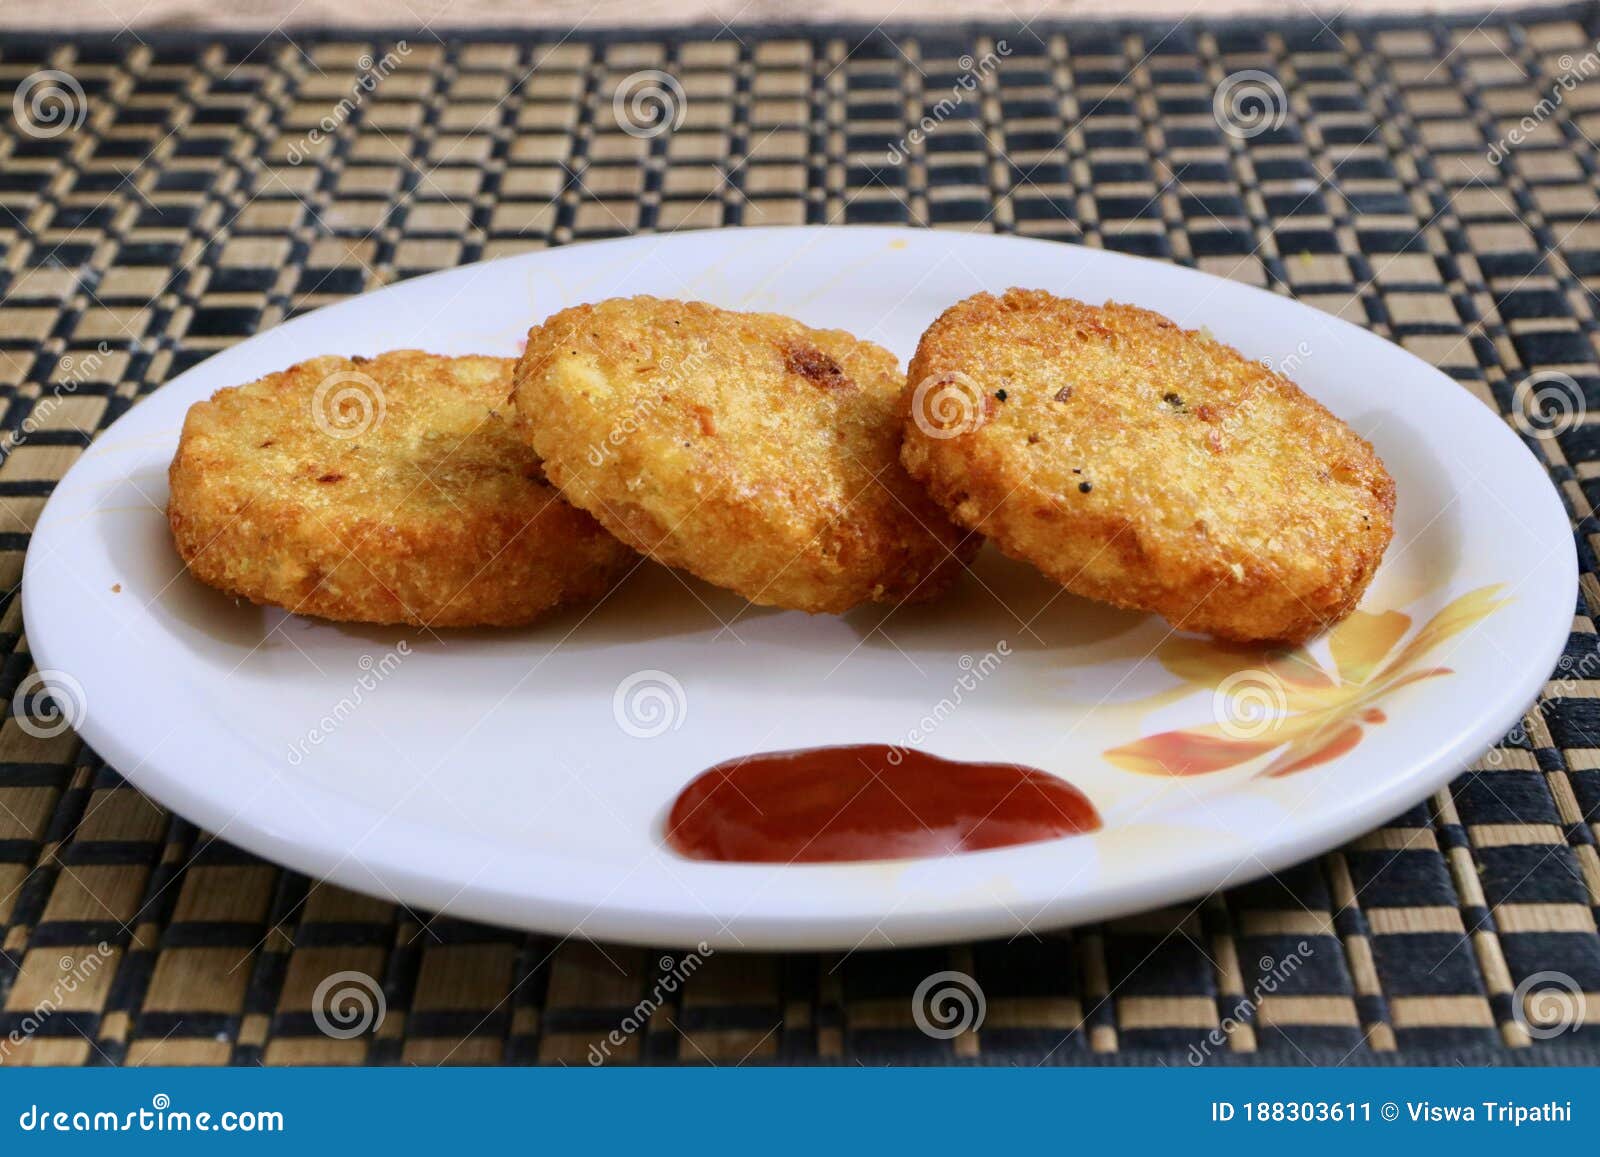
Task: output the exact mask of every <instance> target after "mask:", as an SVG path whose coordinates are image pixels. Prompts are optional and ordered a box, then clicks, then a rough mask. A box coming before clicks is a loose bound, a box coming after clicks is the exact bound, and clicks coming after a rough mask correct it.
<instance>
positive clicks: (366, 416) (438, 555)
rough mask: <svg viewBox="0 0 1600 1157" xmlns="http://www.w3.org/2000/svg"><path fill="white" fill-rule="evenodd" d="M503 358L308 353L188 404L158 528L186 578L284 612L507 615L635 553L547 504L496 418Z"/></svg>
mask: <svg viewBox="0 0 1600 1157" xmlns="http://www.w3.org/2000/svg"><path fill="white" fill-rule="evenodd" d="M514 364H515V363H514V361H513V360H512V359H508V358H490V357H458V358H449V357H439V356H436V355H434V354H427V353H421V352H419V351H416V350H399V351H396V352H393V353H386V354H382V355H380V356H379V357H376V358H350V359H346V358H339V357H319V358H312V359H311V360H310V361H305V362H301V363H300V364H299V365H296V366H292V367H290V368H289V369H287V370H284V371H283V372H281V373H276V374H269V375H268V376H267V377H264V378H262V379H261V380H260V381H256V382H251V383H250V384H249V385H245V386H240V387H237V388H234V389H226V390H221V391H219V392H218V393H216V394H215V395H214V396H212V398H211V399H210V400H209V401H204V402H199V403H197V404H196V405H194V406H192V407H191V408H190V410H189V415H188V418H187V419H186V421H185V422H184V426H183V435H182V438H181V439H180V441H179V443H178V452H177V456H176V457H174V458H173V460H172V467H171V470H170V472H169V477H170V481H171V491H172V494H171V499H170V501H169V503H168V507H167V515H168V520H169V522H170V523H171V525H172V536H173V540H174V542H176V544H177V547H178V553H179V554H180V555H181V556H182V557H183V560H184V562H185V563H186V564H187V565H188V567H189V570H190V572H191V573H193V574H194V576H195V577H196V578H198V579H200V580H201V581H202V582H205V583H208V584H209V585H211V586H214V587H217V588H219V589H221V590H224V591H227V592H228V593H230V594H233V595H238V596H242V597H244V598H247V599H249V600H251V601H252V602H256V603H265V604H269V605H273V606H280V607H284V608H286V609H288V610H291V611H296V612H298V613H300V614H307V615H317V616H320V617H322V618H326V619H339V620H347V621H351V622H367V623H409V624H413V625H416V626H432V627H464V626H482V625H495V626H508V625H513V624H519V623H525V622H528V621H529V620H531V619H533V618H535V617H536V616H538V615H539V614H540V613H541V612H543V611H546V610H548V609H549V608H551V607H553V606H555V605H557V604H558V603H562V602H566V601H569V600H575V599H588V598H594V597H597V596H598V595H600V594H601V593H602V592H603V591H605V590H606V589H607V588H608V587H609V586H610V585H611V583H612V582H613V581H614V580H615V579H616V578H617V577H618V576H619V575H620V574H621V572H622V570H623V569H624V568H625V567H626V565H627V564H628V562H629V561H630V560H631V559H634V558H635V557H636V556H635V555H633V554H632V553H631V552H630V551H628V550H627V548H625V547H624V546H622V544H621V543H619V542H617V541H616V540H615V539H613V538H612V537H611V536H610V535H608V534H606V533H605V532H604V531H603V530H601V529H600V528H599V527H598V526H597V525H595V522H594V520H593V519H592V518H590V517H589V516H588V515H587V514H584V513H583V512H582V511H579V510H575V509H573V508H572V507H571V506H569V505H567V504H566V503H565V502H563V501H562V500H561V498H560V496H559V495H558V494H557V493H556V491H555V489H554V488H553V487H551V486H550V485H549V484H548V483H547V482H546V481H545V479H544V476H543V474H542V473H541V471H540V466H539V460H538V458H537V457H536V456H535V455H534V454H533V452H532V451H531V450H530V449H529V448H528V445H527V443H526V441H525V440H524V439H523V438H521V437H519V436H518V435H517V434H516V433H515V432H514V431H513V430H512V427H511V424H510V423H509V422H507V421H505V420H503V419H502V417H501V416H500V413H501V412H505V411H506V408H507V405H508V403H507V398H508V396H509V394H510V391H511V372H512V368H513V366H514Z"/></svg>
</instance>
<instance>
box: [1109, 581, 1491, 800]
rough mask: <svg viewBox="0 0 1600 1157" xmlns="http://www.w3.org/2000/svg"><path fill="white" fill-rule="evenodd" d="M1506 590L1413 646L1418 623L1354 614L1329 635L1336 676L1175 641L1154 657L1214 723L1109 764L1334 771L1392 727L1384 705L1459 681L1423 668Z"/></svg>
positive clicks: (1178, 769) (1194, 771)
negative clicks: (1412, 688)
mask: <svg viewBox="0 0 1600 1157" xmlns="http://www.w3.org/2000/svg"><path fill="white" fill-rule="evenodd" d="M1502 586H1503V584H1500V583H1496V584H1494V585H1492V586H1486V587H1479V588H1478V589H1476V590H1473V591H1469V592H1467V593H1466V594H1464V595H1462V596H1460V597H1459V598H1457V599H1455V600H1454V601H1452V602H1451V603H1449V604H1448V605H1446V606H1445V607H1444V608H1443V609H1442V610H1440V611H1439V613H1438V614H1436V615H1434V616H1433V618H1431V619H1429V620H1428V621H1427V622H1426V623H1425V624H1423V626H1422V627H1420V628H1419V629H1418V630H1417V631H1416V633H1414V634H1412V635H1411V637H1410V638H1409V639H1407V638H1406V635H1407V632H1409V631H1410V630H1411V616H1410V615H1407V614H1405V613H1404V612H1402V611H1383V612H1381V613H1377V614H1374V613H1371V612H1368V611H1356V612H1355V613H1354V614H1352V615H1351V616H1350V617H1349V618H1347V619H1345V620H1344V621H1343V622H1342V623H1340V624H1339V625H1338V626H1336V627H1334V628H1333V629H1332V630H1331V631H1329V632H1328V635H1327V640H1328V652H1329V654H1330V656H1331V657H1332V660H1333V667H1332V669H1331V670H1330V669H1328V668H1327V667H1325V666H1324V665H1323V664H1322V662H1321V661H1319V660H1318V659H1317V658H1316V657H1315V656H1313V655H1312V654H1311V653H1310V652H1309V651H1308V650H1307V649H1306V648H1304V647H1297V648H1295V649H1293V650H1266V649H1259V648H1240V647H1229V646H1226V645H1224V644H1220V643H1215V642H1212V641H1211V640H1209V639H1200V638H1195V637H1193V636H1173V637H1172V638H1170V639H1168V640H1167V642H1165V643H1163V644H1162V645H1161V647H1160V648H1159V649H1158V650H1157V651H1156V657H1157V658H1158V659H1159V660H1160V661H1161V665H1162V666H1163V667H1165V668H1166V669H1167V670H1168V671H1170V672H1171V673H1172V674H1174V675H1176V676H1177V677H1178V678H1179V679H1182V680H1183V681H1184V683H1186V684H1188V685H1189V686H1190V687H1192V688H1194V689H1203V690H1208V691H1210V692H1211V694H1212V710H1213V714H1214V716H1215V719H1216V722H1214V723H1211V724H1208V725H1206V726H1203V727H1190V728H1184V729H1181V730H1177V731H1163V732H1161V733H1159V734H1157V735H1150V736H1146V737H1145V738H1143V739H1138V740H1135V741H1134V742H1132V743H1129V744H1125V745H1123V746H1121V747H1114V748H1111V749H1110V750H1108V751H1106V752H1105V757H1106V759H1108V760H1109V761H1110V762H1111V763H1113V764H1115V765H1116V766H1117V767H1120V768H1123V769H1124V770H1127V771H1136V772H1141V773H1143V774H1145V775H1185V776H1187V775H1209V774H1210V773H1212V772H1217V771H1226V770H1228V769H1229V768H1233V767H1238V766H1240V765H1241V764H1244V763H1248V762H1249V761H1251V760H1253V759H1256V758H1257V757H1259V756H1263V755H1267V754H1269V753H1271V752H1275V751H1279V749H1280V748H1281V749H1282V750H1281V752H1279V754H1278V756H1277V758H1276V759H1274V760H1273V761H1272V762H1270V763H1269V764H1267V765H1266V766H1265V767H1264V768H1262V769H1261V770H1260V771H1259V772H1258V773H1257V774H1258V775H1260V776H1284V775H1293V774H1294V773H1295V772H1299V771H1305V770H1307V769H1308V768H1312V767H1316V766H1318V765H1319V764H1324V763H1328V762H1329V761H1331V760H1334V759H1337V758H1338V757H1339V756H1341V755H1343V754H1345V753H1346V752H1347V751H1350V750H1351V749H1352V748H1354V747H1355V746H1356V744H1358V743H1360V742H1361V738H1362V736H1363V734H1364V731H1363V728H1364V727H1366V726H1372V725H1375V724H1380V723H1383V722H1385V721H1386V720H1387V718H1388V716H1387V715H1386V714H1385V713H1384V710H1383V708H1381V707H1380V706H1378V704H1379V702H1380V701H1381V700H1383V699H1385V698H1387V697H1388V696H1389V695H1390V694H1392V693H1393V692H1394V691H1397V690H1398V689H1400V688H1401V687H1404V686H1407V685H1408V684H1411V683H1418V682H1421V681H1422V680H1424V679H1434V678H1438V677H1440V676H1443V675H1449V674H1451V670H1450V668H1449V667H1441V666H1431V667H1430V666H1423V665H1422V660H1423V659H1424V658H1425V657H1426V656H1427V655H1429V654H1430V653H1431V652H1433V651H1434V650H1436V649H1437V648H1438V647H1439V646H1440V645H1441V644H1442V643H1444V642H1446V641H1447V640H1449V639H1451V638H1454V637H1455V636H1456V635H1458V634H1460V633H1461V632H1462V631H1464V630H1466V629H1467V628H1468V627H1471V626H1472V625H1474V624H1475V623H1477V622H1479V621H1481V620H1482V619H1484V618H1487V617H1488V616H1489V615H1491V614H1493V613H1494V612H1495V611H1497V610H1499V609H1500V608H1501V607H1502V606H1504V605H1505V604H1506V602H1507V601H1508V600H1507V599H1504V598H1501V597H1499V591H1500V590H1501V588H1502ZM1402 641H1403V642H1402Z"/></svg>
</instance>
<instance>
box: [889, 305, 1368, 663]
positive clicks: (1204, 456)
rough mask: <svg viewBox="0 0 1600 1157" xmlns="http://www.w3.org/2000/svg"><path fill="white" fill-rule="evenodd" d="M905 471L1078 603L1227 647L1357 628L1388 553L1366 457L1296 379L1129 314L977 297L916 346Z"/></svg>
mask: <svg viewBox="0 0 1600 1157" xmlns="http://www.w3.org/2000/svg"><path fill="white" fill-rule="evenodd" d="M908 381H909V383H910V384H909V386H908V390H907V393H908V398H909V401H910V405H909V413H908V418H907V422H906V439H905V447H904V452H903V455H904V461H905V464H906V467H907V469H908V470H910V472H911V473H912V475H913V476H914V477H916V478H918V479H919V480H921V481H922V482H923V483H925V484H926V485H927V487H928V489H929V491H930V493H931V494H932V495H933V497H934V498H935V499H936V500H937V501H938V502H939V504H940V505H941V506H943V507H944V509H946V510H947V511H949V512H950V514H951V516H952V517H953V518H954V519H955V520H956V522H958V523H960V524H961V525H962V526H964V527H967V528H969V529H972V530H975V531H979V532H981V533H982V534H984V535H985V536H987V537H989V538H991V539H992V540H993V541H994V542H995V543H996V545H998V546H999V547H1000V549H1001V550H1003V551H1004V552H1005V553H1007V554H1009V555H1011V556H1013V557H1015V558H1019V559H1023V560H1025V561H1027V562H1030V563H1032V564H1033V565H1034V566H1036V567H1038V568H1039V569H1040V570H1041V571H1043V572H1044V573H1045V574H1047V575H1049V576H1050V577H1051V578H1053V579H1055V580H1056V581H1058V582H1060V583H1061V584H1062V585H1064V586H1065V587H1066V588H1067V589H1068V590H1070V591H1072V592H1074V593H1075V594H1080V595H1084V596H1086V597H1089V598H1093V599H1100V600H1103V601H1105V602H1109V603H1114V604H1116V605H1117V606H1121V607H1127V608H1132V609H1136V610H1144V611H1155V612H1157V613H1159V614H1161V615H1164V616H1165V617H1166V618H1167V619H1168V620H1169V621H1171V622H1172V623H1173V624H1174V625H1175V626H1178V627H1182V628H1185V629H1188V630H1195V631H1204V632H1208V633H1210V634H1212V635H1215V636H1218V637H1219V638H1223V639H1231V640H1238V641H1274V642H1278V641H1281V642H1299V641H1302V640H1304V639H1306V638H1308V637H1310V636H1312V635H1314V634H1316V633H1317V632H1318V631H1321V630H1322V629H1323V628H1325V627H1327V626H1329V625H1330V624H1332V623H1334V622H1336V621H1338V620H1339V619H1340V618H1342V617H1344V616H1345V615H1346V614H1348V613H1349V612H1350V611H1351V610H1353V609H1354V608H1355V606H1356V604H1357V602H1358V601H1359V600H1360V598H1361V595H1362V592H1363V591H1365V590H1366V588H1367V584H1368V583H1369V582H1370V581H1371V579H1372V575H1373V573H1374V571H1376V570H1377V567H1378V563H1379V561H1380V560H1381V559H1382V557H1383V552H1384V549H1385V548H1386V547H1387V546H1388V544H1389V540H1390V537H1391V536H1392V534H1393V525H1392V516H1393V512H1394V498H1395V494H1394V482H1393V480H1392V479H1391V478H1390V477H1389V474H1388V472H1387V471H1386V470H1385V469H1384V466H1383V463H1382V462H1381V461H1380V460H1379V459H1378V456H1377V454H1376V453H1374V452H1373V449H1372V447H1371V446H1370V445H1369V444H1368V443H1367V442H1366V441H1364V440H1363V439H1362V438H1360V437H1359V436H1357V435H1356V434H1355V433H1354V432H1353V431H1352V430H1351V429H1350V428H1349V427H1348V426H1346V425H1345V424H1344V423H1343V422H1341V421H1339V419H1337V418H1335V417H1334V416H1333V415H1332V414H1330V413H1329V412H1328V411H1327V410H1326V409H1324V408H1323V407H1322V406H1321V405H1319V404H1318V403H1317V402H1315V401H1313V400H1312V399H1311V398H1309V397H1307V396H1306V395H1305V394H1304V393H1302V392H1301V391H1300V389H1299V388H1298V387H1296V386H1295V384H1294V383H1293V382H1291V381H1290V380H1289V379H1288V378H1286V377H1284V376H1283V375H1282V374H1280V373H1277V372H1275V371H1274V370H1272V369H1271V368H1269V367H1267V366H1264V365H1262V364H1261V363H1259V362H1254V361H1251V360H1250V359H1248V358H1246V357H1244V356H1243V355H1242V354H1240V353H1239V352H1238V351H1237V350H1234V349H1232V348H1230V347H1229V346H1226V345H1223V344H1222V343H1221V342H1219V341H1216V340H1215V339H1213V338H1211V337H1210V336H1208V335H1206V334H1202V333H1199V332H1195V331H1192V330H1183V329H1180V328H1179V327H1178V326H1177V325H1176V324H1174V323H1173V322H1171V321H1169V320H1168V319H1166V318H1164V317H1162V316H1161V315H1160V314H1156V313H1152V312H1151V311H1149V310H1146V309H1139V308H1136V307H1134V306H1129V305H1117V304H1107V305H1105V306H1103V307H1096V306H1091V305H1086V304H1084V303H1083V302H1080V301H1073V300H1070V299H1064V298H1058V297H1054V296H1052V295H1050V294H1048V293H1044V292H1039V291H1024V290H1016V289H1013V290H1010V291H1008V292H1007V293H1006V294H1005V295H1004V296H1002V297H994V296H992V295H990V294H987V293H983V294H978V295H977V296H975V297H970V298H967V299H966V300H965V301H962V302H959V303H957V304H956V305H954V306H952V307H951V308H950V309H948V310H946V311H945V313H944V314H943V315H942V316H940V317H939V319H938V320H937V321H935V322H934V323H933V325H932V327H930V328H929V329H928V331H927V332H926V333H925V334H924V335H923V337H922V340H921V343H920V344H919V346H918V348H917V353H916V356H915V357H914V358H913V359H912V362H911V372H910V374H909V377H908Z"/></svg>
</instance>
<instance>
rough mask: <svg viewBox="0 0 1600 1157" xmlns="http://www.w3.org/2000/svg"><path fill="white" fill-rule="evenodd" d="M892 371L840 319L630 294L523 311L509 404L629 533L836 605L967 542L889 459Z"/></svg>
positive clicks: (902, 583)
mask: <svg viewBox="0 0 1600 1157" xmlns="http://www.w3.org/2000/svg"><path fill="white" fill-rule="evenodd" d="M903 384H904V378H903V376H902V375H901V374H900V371H899V365H898V363H897V361H896V359H895V357H894V355H893V354H891V353H889V352H888V351H887V350H885V349H882V348H880V347H878V346H876V345H873V344H872V343H870V342H865V341H859V340H857V339H856V338H854V337H852V336H851V335H850V334H848V333H845V332H843V331H841V330H814V329H810V328H808V327H806V326H804V325H802V324H801V323H799V322H797V321H795V320H793V319H791V318H787V317H780V316H778V315H776V314H763V313H739V312H734V311H730V310H725V309H719V308H716V307H715V306H711V305H706V304H703V303H699V302H682V301H666V300H661V299H657V298H652V297H636V298H632V299H614V300H610V301H603V302H600V303H599V304H596V305H583V306H578V307H576V308H573V309H568V310H563V311H562V312H560V313H558V314H556V315H555V316H554V317H551V318H550V319H549V320H548V321H546V322H545V323H544V324H543V325H541V326H537V327H535V328H534V329H533V330H532V331H531V332H530V333H529V335H528V345H527V351H526V352H525V353H524V354H523V357H522V361H521V362H520V363H519V365H518V367H517V388H516V405H517V410H518V413H519V415H520V416H521V418H522V419H523V420H524V421H525V422H526V424H527V425H526V428H527V431H528V436H529V437H530V438H531V440H532V443H533V446H534V449H535V450H537V451H538V453H539V456H540V457H541V458H542V459H543V461H544V464H545V469H546V471H547V472H548V474H549V476H550V480H551V481H552V482H554V483H555V484H556V485H557V486H559V487H560V488H561V492H562V494H563V495H564V496H565V497H566V498H567V499H568V500H569V501H571V502H572V503H573V504H574V505H576V506H579V507H581V508H582V509H584V510H587V511H588V512H589V513H590V514H592V515H594V517H595V518H596V519H597V520H598V521H599V522H600V524H601V525H602V526H604V527H605V528H606V529H607V530H609V531H610V532H611V533H612V534H614V535H616V536H617V537H618V538H620V539H621V540H622V541H623V542H626V543H627V544H628V545H629V546H632V547H634V548H635V549H637V550H640V551H643V552H645V553H646V554H648V555H650V556H651V557H652V558H655V559H657V560H659V561H660V562H663V563H666V564H667V565H669V566H675V567H682V568H683V569H685V570H688V571H691V572H692V573H694V574H696V575H698V576H700V577H701V578H703V579H705V580H706V581H708V582H711V583H715V584H717V585H718V586H722V587H726V588H727V589H729V590H732V591H735V592H737V593H738V594H741V595H743V596H744V597H745V598H747V599H749V600H750V601H751V602H754V603H761V604H766V605H771V606H780V607H789V608H793V609H797V610H804V611H811V612H824V611H827V612H842V611H845V610H848V609H849V608H851V607H853V606H856V605H857V604H860V603H863V602H866V601H869V600H870V601H876V602H890V603H894V602H901V601H907V600H920V599H925V598H930V597H932V596H934V595H936V594H938V593H939V592H941V591H942V590H943V589H945V588H946V587H947V586H948V585H949V583H950V582H951V580H952V579H953V578H954V577H955V576H956V575H957V574H958V573H959V571H960V569H961V565H962V563H963V562H964V561H965V560H967V559H969V558H970V557H971V554H972V552H973V550H974V549H975V544H968V543H966V542H965V539H966V537H967V536H966V535H965V534H964V533H963V532H961V531H959V530H958V529H957V528H956V527H955V526H953V525H951V523H950V521H949V520H948V519H947V518H946V517H945V515H944V513H943V512H942V511H941V510H940V509H939V508H938V507H937V506H935V505H934V504H933V503H932V502H931V501H930V500H929V499H928V496H927V495H926V494H925V493H924V492H923V490H922V488H921V487H920V486H918V485H916V483H914V482H913V481H912V480H911V478H910V477H909V476H908V475H907V474H906V472H905V470H904V468H903V467H902V466H901V465H900V456H899V454H900V438H901V434H900V431H901V426H902V419H903V410H902V408H901V407H902V405H903V399H902V397H901V395H902V386H903Z"/></svg>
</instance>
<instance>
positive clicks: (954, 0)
mask: <svg viewBox="0 0 1600 1157" xmlns="http://www.w3.org/2000/svg"><path fill="white" fill-rule="evenodd" d="M1538 3H1539V0H1498V2H1497V0H1293V3H1291V4H1288V5H1285V4H1284V2H1283V0H1119V3H1116V4H1114V5H1113V4H1108V3H1107V2H1106V0H918V2H917V3H915V4H912V3H910V2H909V0H812V2H811V3H808V4H804V5H797V4H795V3H794V0H539V2H538V3H531V4H530V3H528V2H527V0H428V2H426V3H421V2H418V3H415V4H413V3H409V2H402V3H401V4H398V5H397V4H393V3H385V2H384V0H141V3H140V4H139V5H138V6H137V8H136V9H130V8H129V6H127V5H121V4H110V3H106V0H56V3H54V4H52V5H51V6H50V24H51V26H52V27H55V28H65V29H106V30H111V31H118V32H121V33H122V34H123V35H125V36H128V37H130V38H135V37H137V36H138V35H139V34H140V32H141V31H143V30H147V29H162V28H214V29H227V30H237V29H244V28H251V29H260V30H268V29H274V28H284V27H288V28H295V29H300V28H319V27H332V28H349V27H371V26H379V27H389V28H394V27H397V26H399V25H400V24H402V23H404V22H405V21H407V20H410V19H412V18H413V17H414V18H415V22H416V24H417V26H418V27H421V26H424V25H425V26H427V27H435V26H437V27H441V28H455V29H460V28H525V27H542V28H554V29H560V30H562V31H566V30H568V29H598V28H610V27H617V26H651V27H684V26H688V25H693V24H708V25H710V26H711V27H713V28H715V27H719V26H725V25H738V26H741V27H742V26H746V25H762V24H796V23H799V24H818V23H832V22H837V21H860V22H863V23H865V24H867V25H872V24H875V23H877V22H878V21H880V20H881V21H887V22H895V21H898V22H907V21H922V22H927V21H933V20H946V21H966V20H973V19H985V20H996V21H1004V22H1007V23H1014V24H1023V23H1026V22H1028V21H1032V20H1046V21H1049V20H1059V19H1062V18H1072V17H1076V18H1079V19H1104V18H1115V19H1118V20H1131V19H1138V18H1155V17H1165V18H1177V19H1183V18H1188V17H1192V16H1197V15H1206V16H1218V15H1221V14H1224V13H1228V14H1233V15H1243V14H1261V15H1264V16H1270V17H1272V18H1274V19H1278V18H1282V17H1283V16H1284V15H1286V14H1287V15H1306V14H1312V13H1315V14H1316V15H1317V16H1319V17H1320V18H1322V19H1325V20H1331V19H1333V18H1334V17H1335V16H1341V15H1343V16H1369V15H1374V14H1379V13H1382V14H1406V13H1410V14H1421V13H1480V14H1481V13H1487V12H1491V11H1494V12H1505V11H1509V10H1515V9H1519V8H1527V7H1531V6H1534V5H1537V4H1538ZM38 24H39V15H38V9H37V8H35V7H32V6H29V5H7V6H0V28H4V27H7V26H11V27H19V28H27V27H37V26H38ZM418 38H419V39H421V38H422V37H421V36H419V37H418Z"/></svg>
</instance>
